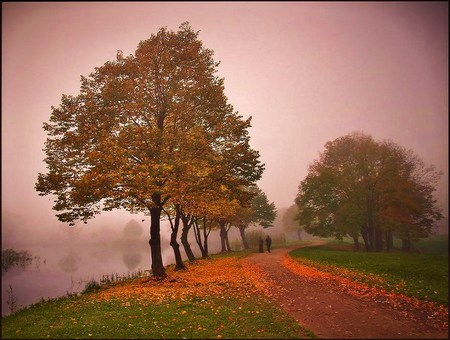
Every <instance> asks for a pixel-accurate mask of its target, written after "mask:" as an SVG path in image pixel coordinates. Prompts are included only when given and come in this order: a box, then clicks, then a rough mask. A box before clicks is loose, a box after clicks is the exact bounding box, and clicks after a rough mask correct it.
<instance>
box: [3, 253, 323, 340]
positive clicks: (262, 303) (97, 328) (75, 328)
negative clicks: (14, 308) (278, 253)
mask: <svg viewBox="0 0 450 340" xmlns="http://www.w3.org/2000/svg"><path fill="white" fill-rule="evenodd" d="M248 253H249V252H232V253H227V254H221V255H215V256H212V258H211V261H215V259H220V258H222V257H230V256H236V257H242V256H245V255H246V254H248ZM204 261H207V262H205V263H208V262H209V260H204ZM197 266H202V264H201V261H200V263H199V264H197V265H196V266H195V267H194V268H198V267H197ZM136 282H139V281H135V280H129V281H127V282H122V283H119V284H118V285H120V287H122V288H123V289H133V287H136ZM133 285H134V286H133ZM122 288H121V289H122ZM97 294H99V292H89V293H86V294H82V295H81V296H75V295H73V296H66V297H62V298H59V299H54V300H49V301H43V302H40V303H38V304H35V305H33V306H30V307H29V308H26V309H23V310H20V311H18V312H16V313H14V314H12V315H9V316H6V317H2V338H27V339H29V338H34V339H35V338H50V339H60V338H72V339H76V338H83V339H89V338H111V339H113V338H115V339H138V338H140V339H143V338H146V339H149V338H177V339H181V338H188V339H191V338H202V339H207V338H215V339H217V338H248V339H255V338H257V339H261V338H272V339H273V338H285V339H289V338H314V337H315V336H314V334H313V333H311V332H310V331H308V330H306V329H304V328H302V327H301V326H299V325H298V323H297V322H296V321H295V320H294V319H293V318H292V317H290V316H289V315H288V314H286V313H285V312H284V311H282V310H281V309H279V308H278V307H276V306H274V305H273V303H271V302H270V301H269V300H268V299H267V298H265V297H263V296H262V295H259V294H255V293H251V294H250V296H248V297H245V298H242V296H239V295H236V296H234V295H233V294H234V293H233V292H232V293H230V296H212V295H211V296H209V295H208V296H198V295H192V296H188V298H183V299H173V298H170V297H168V298H167V299H165V300H163V302H161V303H156V302H155V303H153V304H142V301H137V300H134V299H129V300H126V302H124V301H123V300H117V299H115V298H113V299H111V300H109V301H104V300H102V299H97Z"/></svg>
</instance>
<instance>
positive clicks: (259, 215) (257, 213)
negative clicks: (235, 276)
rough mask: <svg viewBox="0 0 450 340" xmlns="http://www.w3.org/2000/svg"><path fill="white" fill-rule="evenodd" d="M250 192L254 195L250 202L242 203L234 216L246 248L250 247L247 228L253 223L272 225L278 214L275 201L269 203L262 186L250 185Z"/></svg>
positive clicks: (234, 222)
mask: <svg viewBox="0 0 450 340" xmlns="http://www.w3.org/2000/svg"><path fill="white" fill-rule="evenodd" d="M248 193H249V194H250V195H251V196H250V197H252V198H251V200H250V202H249V204H248V205H241V207H239V208H238V209H237V211H236V214H235V215H234V216H233V218H232V220H233V222H232V223H233V225H234V226H236V227H237V228H238V229H239V232H240V235H241V238H242V243H243V245H244V249H249V244H248V242H247V239H246V237H245V230H246V229H247V228H248V227H249V226H251V225H260V226H262V227H263V228H268V227H271V226H272V222H273V221H274V220H275V217H276V214H277V212H276V207H275V203H273V202H272V203H269V200H268V199H267V196H266V194H265V193H264V192H263V191H262V190H261V189H260V188H258V187H257V186H253V187H250V188H249V190H248Z"/></svg>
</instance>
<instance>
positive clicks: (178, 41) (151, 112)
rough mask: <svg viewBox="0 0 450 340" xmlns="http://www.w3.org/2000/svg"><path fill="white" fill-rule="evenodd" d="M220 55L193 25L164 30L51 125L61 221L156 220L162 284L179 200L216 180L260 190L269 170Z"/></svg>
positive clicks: (109, 67) (64, 107)
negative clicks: (165, 212) (123, 216)
mask: <svg viewBox="0 0 450 340" xmlns="http://www.w3.org/2000/svg"><path fill="white" fill-rule="evenodd" d="M212 56H213V52H212V51H211V50H210V49H207V48H205V47H204V46H203V44H202V42H201V41H200V40H199V39H198V32H194V31H193V30H192V28H191V27H190V26H189V24H188V23H184V24H182V25H181V26H180V28H179V30H178V31H177V32H173V31H169V30H167V29H166V28H161V29H160V30H159V32H158V33H157V34H152V35H151V37H150V38H149V39H147V40H144V41H141V42H140V43H139V45H138V48H137V50H136V52H135V54H134V55H129V56H127V57H124V56H123V55H122V53H120V52H118V54H117V59H116V60H114V61H108V62H106V63H105V64H104V65H102V66H101V67H97V68H95V71H94V72H92V73H91V74H90V75H89V77H82V79H81V89H80V93H79V94H78V95H77V96H67V95H63V97H62V101H61V104H60V105H59V107H57V108H55V107H52V114H51V117H50V121H49V122H48V123H45V124H44V129H45V131H46V132H47V133H48V138H47V142H46V145H45V152H46V158H45V162H46V163H47V168H48V172H47V173H45V174H39V176H38V181H37V184H36V189H37V191H38V192H39V194H40V195H48V194H52V195H55V196H56V200H55V202H56V203H55V205H54V209H55V210H56V211H58V214H57V217H58V219H59V220H61V221H64V222H68V223H69V224H73V223H74V222H75V221H77V220H81V221H84V222H85V223H86V221H87V220H88V219H90V218H93V217H94V216H95V215H96V214H98V213H100V212H101V211H102V210H112V209H115V208H124V209H127V210H129V211H131V212H133V213H135V212H143V213H145V214H150V216H151V222H150V223H151V224H150V241H149V243H150V248H151V260H152V272H153V275H155V276H156V277H158V278H162V277H165V276H166V274H165V269H164V266H163V262H162V256H161V240H160V219H161V212H162V209H163V208H164V207H165V206H166V205H167V204H168V203H169V201H171V200H173V201H175V202H176V201H177V200H178V199H180V197H182V196H183V195H184V194H185V192H186V190H189V191H195V190H202V188H203V187H204V186H205V185H208V183H211V182H214V181H221V182H223V183H230V185H251V184H252V183H254V182H255V181H257V180H258V179H259V178H260V176H261V173H262V171H263V168H264V167H263V165H262V164H261V163H260V162H259V160H258V159H259V154H258V152H257V151H255V150H252V149H251V148H250V146H249V136H248V131H247V129H248V127H250V119H247V120H244V119H243V118H242V116H240V115H239V114H238V113H237V112H235V111H234V110H233V107H232V106H231V105H230V104H229V103H228V102H227V98H226V96H225V95H224V81H223V79H222V78H219V77H218V76H217V75H216V72H217V66H218V63H217V62H215V61H214V60H213V57H212ZM204 178H206V179H207V180H203V179H204ZM197 182H198V183H197Z"/></svg>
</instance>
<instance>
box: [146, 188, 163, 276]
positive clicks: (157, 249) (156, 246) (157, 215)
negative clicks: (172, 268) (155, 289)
mask: <svg viewBox="0 0 450 340" xmlns="http://www.w3.org/2000/svg"><path fill="white" fill-rule="evenodd" d="M154 196H157V200H158V199H159V198H160V197H159V195H154ZM154 201H155V200H154ZM158 201H160V200H158ZM158 201H157V202H158ZM161 210H162V207H161V206H160V205H158V206H157V207H154V208H150V221H151V222H150V240H149V242H148V243H149V244H150V252H151V260H152V273H153V275H154V276H155V277H156V278H157V279H163V278H165V277H166V276H167V274H166V269H165V268H164V265H163V261H162V254H161V234H160V230H161V228H160V226H161V225H160V220H161Z"/></svg>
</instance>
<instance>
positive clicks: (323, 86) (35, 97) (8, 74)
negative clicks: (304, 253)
mask: <svg viewBox="0 0 450 340" xmlns="http://www.w3.org/2000/svg"><path fill="white" fill-rule="evenodd" d="M2 19H3V20H2V85H3V86H2V248H3V249H6V248H14V249H19V250H20V249H23V250H29V251H30V252H31V253H32V255H35V256H39V257H40V258H41V263H40V268H39V269H38V268H35V267H33V268H30V269H28V271H32V274H33V275H34V280H35V282H36V284H35V285H34V286H33V287H30V288H27V289H28V293H29V294H30V295H31V294H35V295H39V294H42V295H41V296H46V295H45V294H46V293H43V292H44V290H45V289H44V287H47V288H46V289H47V290H48V289H49V288H48V287H51V288H50V289H53V290H54V291H55V292H58V294H59V293H61V294H64V293H66V290H69V291H70V287H71V282H72V280H75V281H76V280H78V281H79V279H80V277H82V278H84V279H86V278H87V277H89V276H91V275H101V274H108V272H126V271H133V270H137V269H139V268H142V269H149V268H150V266H151V262H150V251H149V245H148V239H149V228H150V219H149V217H148V216H145V215H144V214H130V213H129V212H127V211H123V210H115V211H112V212H103V213H101V214H100V215H98V216H96V217H95V218H94V219H92V220H90V221H89V222H88V223H87V224H83V223H78V224H76V225H75V226H74V227H69V226H68V225H67V224H64V223H61V222H60V221H58V219H57V218H56V216H55V211H54V210H52V206H53V204H54V202H53V198H52V197H40V196H38V195H37V192H36V191H35V189H34V186H35V183H36V180H37V175H38V173H45V172H46V171H47V170H46V166H45V163H44V158H45V154H44V152H43V151H42V149H43V148H44V145H45V141H46V137H47V136H46V133H45V131H44V130H43V128H42V124H43V122H47V121H48V119H49V118H50V113H51V109H50V108H51V106H52V105H53V106H58V105H59V102H60V99H61V95H62V94H68V95H76V94H77V93H78V92H79V87H80V75H83V76H87V75H89V73H90V72H92V71H93V70H94V68H95V67H99V66H101V65H103V64H104V63H105V62H106V61H108V60H112V59H115V57H116V52H117V50H122V51H123V54H124V55H128V54H131V53H134V51H135V49H136V47H137V44H138V43H139V41H140V40H144V39H147V38H149V37H150V35H151V34H152V33H156V32H157V31H158V29H159V28H161V27H164V26H167V27H168V29H172V30H176V29H177V28H178V26H179V25H180V24H181V23H182V22H185V21H189V22H190V24H191V26H192V27H193V29H194V30H196V31H197V30H199V31H200V34H199V39H201V40H202V41H203V43H204V46H205V47H207V48H210V49H212V50H213V51H214V60H215V61H220V62H221V64H220V66H219V72H218V73H219V76H220V77H224V78H225V81H224V85H225V94H226V95H227V97H228V100H229V102H230V104H232V105H233V107H234V109H235V110H236V111H239V113H240V114H242V115H243V117H244V118H248V117H250V116H252V127H251V128H250V129H249V133H250V136H251V140H250V144H251V146H252V148H254V149H255V150H258V151H259V152H260V155H261V161H262V162H263V163H264V164H265V167H266V170H265V172H264V174H263V177H262V178H261V180H260V181H259V182H258V186H259V187H260V188H261V189H262V191H264V192H265V193H266V195H267V197H268V199H269V201H270V202H272V201H274V202H275V204H276V206H277V208H278V210H279V211H282V209H285V208H287V207H289V206H290V205H292V204H293V203H294V199H295V196H296V195H297V191H298V185H299V183H300V181H301V180H303V179H304V178H305V176H306V175H307V173H308V166H309V165H310V164H311V163H313V161H314V160H316V159H317V158H318V157H319V154H320V152H321V151H323V150H324V145H325V143H326V142H328V141H331V140H334V139H335V138H338V137H341V136H343V135H346V134H348V133H351V132H353V131H362V132H364V133H367V134H370V135H371V136H372V137H373V138H374V139H376V140H383V139H390V140H392V141H394V142H396V143H397V144H399V145H401V146H404V147H405V148H408V149H412V150H413V151H414V152H415V153H416V154H417V155H418V156H419V157H420V158H422V159H423V160H424V162H425V163H426V164H428V165H430V164H434V165H436V167H437V169H438V170H441V171H442V173H443V175H442V178H441V179H440V181H439V183H438V186H437V191H436V193H435V196H436V198H437V200H438V205H439V206H440V207H441V208H442V210H443V214H444V216H445V218H444V219H443V220H442V221H441V222H440V224H439V231H440V232H447V231H448V3H446V2H437V3H436V2H426V3H425V2H423V3H409V2H402V3H389V2H388V3H376V2H374V3H320V2H319V3H302V2H299V3H297V2H293V3H283V2H281V3H275V2H261V3H258V2H256V3H241V2H237V3H196V2H193V3H191V2H183V3H120V2H118V3H104V4H103V3H2ZM130 221H134V222H135V223H134V222H133V225H134V227H130V230H131V231H129V233H127V232H124V230H125V228H126V226H127V224H128V223H130ZM138 226H139V227H138ZM279 231H280V232H281V227H280V224H279V223H278V222H276V223H275V227H274V228H272V229H268V230H264V232H267V233H274V234H275V233H278V232H279ZM161 234H162V249H163V252H164V253H163V257H164V258H163V259H164V263H165V264H168V263H171V262H172V261H173V252H172V249H171V247H170V246H169V238H170V226H169V224H168V223H167V222H164V223H163V225H162V230H161ZM190 237H191V238H192V240H191V244H192V245H193V249H194V251H195V252H196V255H197V256H199V253H198V249H197V246H196V244H195V241H194V239H193V235H192V234H191V235H190ZM289 237H291V236H289ZM238 239H239V238H238V234H237V233H236V230H235V228H232V231H231V234H230V241H233V240H238ZM130 244H133V246H130ZM219 249H220V242H219V236H218V232H217V231H212V232H211V236H210V252H211V253H214V252H217V251H218V250H219ZM182 254H183V256H184V252H183V250H182ZM44 259H45V260H46V264H44V263H43V261H44ZM89 266H90V267H89ZM88 267H89V268H91V269H89V270H88V269H86V268H88ZM45 268H58V269H57V271H50V270H48V271H47V270H46V269H45ZM52 270H53V269H52ZM56 272H58V273H56ZM8 275H9V277H12V281H11V282H13V285H14V286H16V285H19V283H20V282H21V281H24V280H26V278H25V277H24V276H22V275H24V274H23V273H22V272H20V271H14V272H13V273H9V274H8ZM2 281H3V278H2ZM61 282H62V283H61ZM3 283H4V284H3V286H4V287H5V286H6V281H5V282H3ZM60 283H61V284H60ZM52 287H53V288H52ZM67 287H68V288H67ZM17 290H19V289H18V288H17ZM28 293H27V294H28ZM3 294H4V292H2V297H3ZM55 294H56V293H55ZM27 299H28V298H27V297H24V296H22V297H19V304H20V303H25V302H24V301H28V300H27ZM3 300H4V299H3ZM20 300H22V301H20Z"/></svg>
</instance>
